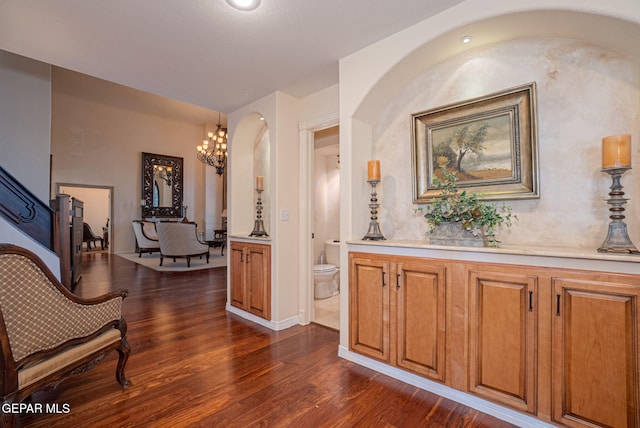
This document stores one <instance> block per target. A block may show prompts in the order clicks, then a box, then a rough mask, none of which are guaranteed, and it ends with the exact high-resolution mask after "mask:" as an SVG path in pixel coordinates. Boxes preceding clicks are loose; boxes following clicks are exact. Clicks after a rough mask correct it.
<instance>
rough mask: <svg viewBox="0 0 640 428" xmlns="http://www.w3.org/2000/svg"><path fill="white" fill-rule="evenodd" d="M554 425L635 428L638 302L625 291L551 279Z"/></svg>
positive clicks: (632, 292) (633, 291)
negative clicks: (553, 307)
mask: <svg viewBox="0 0 640 428" xmlns="http://www.w3.org/2000/svg"><path fill="white" fill-rule="evenodd" d="M553 285H554V292H555V300H556V301H555V302H554V304H555V305H557V306H556V308H555V309H556V311H555V316H554V317H553V347H554V358H553V374H554V393H555V394H554V403H553V404H554V409H553V416H554V420H556V421H558V422H560V423H563V424H566V425H570V426H592V424H595V425H603V426H615V427H637V426H639V424H640V421H639V416H638V411H639V408H638V386H639V383H638V372H639V368H640V367H639V365H638V354H639V352H640V348H639V347H638V297H639V296H640V292H639V291H638V290H637V289H634V288H630V287H622V286H616V284H610V283H609V284H604V283H598V282H591V281H580V280H574V279H555V280H554V283H553Z"/></svg>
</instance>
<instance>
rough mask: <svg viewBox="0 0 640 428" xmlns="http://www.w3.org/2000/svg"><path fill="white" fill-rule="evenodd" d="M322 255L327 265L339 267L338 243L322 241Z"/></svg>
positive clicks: (330, 240) (331, 240) (328, 240)
mask: <svg viewBox="0 0 640 428" xmlns="http://www.w3.org/2000/svg"><path fill="white" fill-rule="evenodd" d="M324 254H325V256H326V258H327V264H330V265H334V266H336V267H340V241H337V240H335V241H334V240H333V239H327V240H326V241H324Z"/></svg>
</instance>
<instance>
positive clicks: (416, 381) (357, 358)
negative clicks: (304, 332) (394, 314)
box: [338, 346, 556, 428]
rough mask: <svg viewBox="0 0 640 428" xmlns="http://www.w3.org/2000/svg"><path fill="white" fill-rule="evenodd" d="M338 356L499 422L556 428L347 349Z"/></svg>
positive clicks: (526, 426)
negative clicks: (489, 416)
mask: <svg viewBox="0 0 640 428" xmlns="http://www.w3.org/2000/svg"><path fill="white" fill-rule="evenodd" d="M338 356H339V357H341V358H344V359H345V360H349V361H351V362H353V363H355V364H358V365H361V366H364V367H367V368H369V369H371V370H374V371H376V372H379V373H382V374H384V375H387V376H389V377H392V378H394V379H397V380H399V381H402V382H404V383H407V384H409V385H413V386H415V387H417V388H420V389H424V390H425V391H429V392H432V393H434V394H437V395H439V396H441V397H444V398H447V399H449V400H452V401H455V402H456V403H460V404H464V405H465V406H468V407H471V408H472V409H475V410H478V411H480V412H482V413H486V414H488V415H491V416H493V417H496V418H498V419H500V420H503V421H506V422H509V423H512V424H514V425H517V426H519V427H523V428H555V427H556V426H555V425H552V424H550V423H547V422H545V421H542V420H540V419H536V418H534V417H533V416H528V415H525V414H524V413H520V412H517V411H515V410H511V409H508V408H506V407H503V406H500V405H498V404H495V403H492V402H490V401H486V400H483V399H481V398H478V397H475V396H473V395H470V394H467V393H464V392H462V391H458V390H457V389H453V388H450V387H448V386H446V385H442V384H440V383H437V382H433V381H430V380H428V379H425V378H422V377H420V376H417V375H414V374H411V373H409V372H405V371H404V370H400V369H396V368H395V367H391V366H389V365H387V364H384V363H382V362H380V361H376V360H372V359H371V358H367V357H364V356H362V355H360V354H357V353H355V352H352V351H349V349H347V348H345V347H343V346H339V347H338Z"/></svg>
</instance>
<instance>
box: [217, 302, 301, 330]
mask: <svg viewBox="0 0 640 428" xmlns="http://www.w3.org/2000/svg"><path fill="white" fill-rule="evenodd" d="M226 310H227V312H231V313H232V314H235V315H238V316H240V317H242V318H244V319H247V320H249V321H252V322H254V323H256V324H260V325H261V326H263V327H267V328H269V329H271V330H274V331H280V330H285V329H287V328H289V327H293V326H294V325H298V324H300V320H299V319H298V317H297V316H295V317H291V318H287V319H284V320H282V321H267V320H266V319H264V318H260V317H259V316H256V315H253V314H252V313H249V312H246V311H243V310H242V309H239V308H236V307H235V306H232V305H230V304H229V303H227V305H226Z"/></svg>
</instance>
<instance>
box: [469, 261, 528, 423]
mask: <svg viewBox="0 0 640 428" xmlns="http://www.w3.org/2000/svg"><path fill="white" fill-rule="evenodd" d="M536 285H537V281H536V278H535V277H530V276H527V275H521V274H518V273H498V272H482V271H470V273H469V357H470V361H469V391H471V392H473V393H475V394H477V395H480V396H482V397H484V398H488V399H492V400H496V401H499V402H501V403H504V404H508V405H510V406H512V407H515V408H517V409H519V410H522V411H527V412H531V413H534V412H535V410H536V406H535V391H536V389H535V376H536V369H535V332H536V312H535V309H534V304H533V303H534V302H533V300H532V299H533V297H534V296H535V295H536V293H535V292H536Z"/></svg>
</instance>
